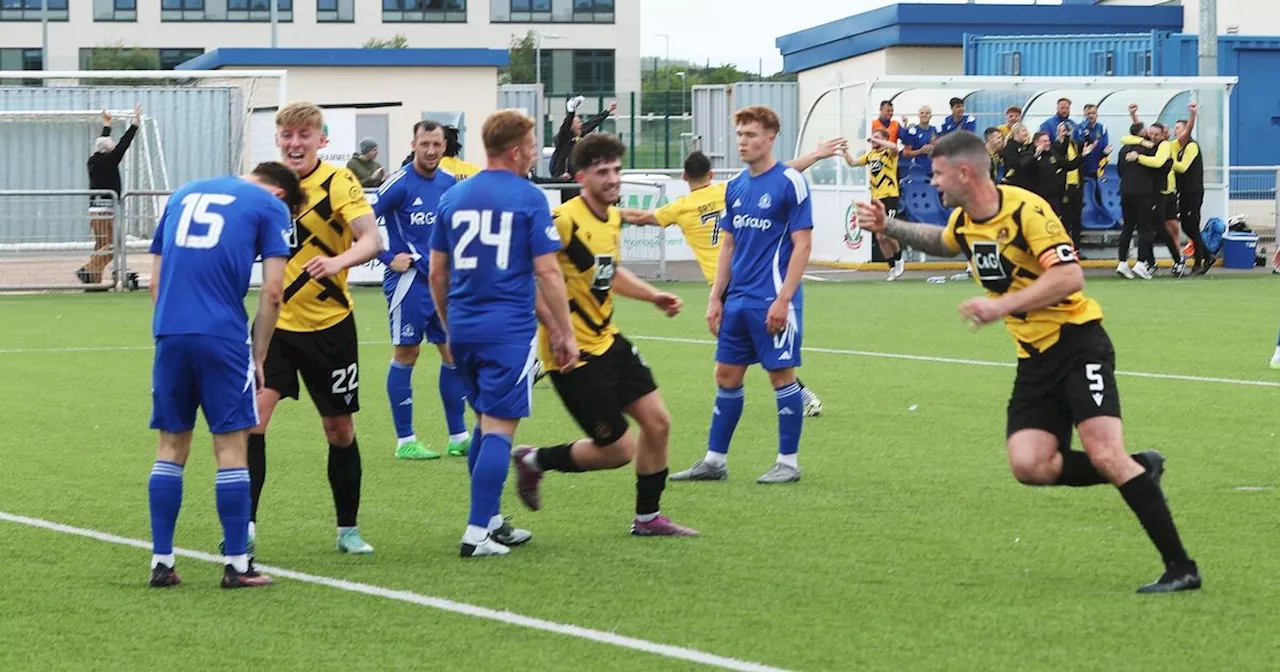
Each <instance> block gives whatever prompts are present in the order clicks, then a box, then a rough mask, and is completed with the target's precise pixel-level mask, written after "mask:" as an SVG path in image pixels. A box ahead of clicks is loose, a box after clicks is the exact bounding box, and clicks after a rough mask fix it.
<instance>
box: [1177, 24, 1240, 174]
mask: <svg viewBox="0 0 1280 672" xmlns="http://www.w3.org/2000/svg"><path fill="white" fill-rule="evenodd" d="M1197 43H1198V44H1197V52H1198V55H1199V57H1200V58H1199V61H1200V76H1201V77H1217V76H1218V0H1201V1H1200V34H1199V39H1198V40H1197ZM1198 93H1199V92H1198V91H1193V92H1192V98H1193V99H1195V100H1196V104H1197V111H1198V112H1199V114H1201V115H1203V116H1204V118H1205V121H1207V122H1208V123H1209V124H1210V125H1208V126H1206V127H1205V128H1206V129H1213V128H1214V126H1213V124H1214V122H1215V121H1216V122H1218V123H1222V122H1224V121H1226V120H1225V118H1224V117H1225V114H1226V107H1225V106H1224V105H1221V104H1220V103H1221V102H1224V101H1222V97H1221V96H1220V95H1218V94H1217V92H1216V91H1215V92H1214V95H1212V96H1207V97H1205V98H1201V96H1199V95H1197V94H1198ZM1179 114H1181V112H1179ZM1197 125H1199V124H1197ZM1197 135H1199V136H1200V144H1201V145H1202V147H1201V149H1200V151H1201V154H1203V155H1204V156H1205V158H1207V159H1208V160H1209V166H1210V167H1212V165H1213V164H1214V163H1215V162H1220V163H1221V166H1222V176H1221V180H1222V182H1224V183H1226V184H1228V185H1229V184H1231V175H1230V172H1229V166H1230V165H1231V157H1230V156H1229V152H1230V149H1229V148H1228V147H1227V146H1226V144H1225V143H1226V139H1227V138H1226V135H1225V134H1222V133H1215V132H1213V131H1212V130H1210V131H1209V132H1207V133H1198V134H1197Z"/></svg>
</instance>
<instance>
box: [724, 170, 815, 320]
mask: <svg viewBox="0 0 1280 672" xmlns="http://www.w3.org/2000/svg"><path fill="white" fill-rule="evenodd" d="M724 202H725V212H724V216H723V217H721V218H720V222H721V226H722V227H723V226H726V225H727V226H729V227H731V229H730V233H731V234H732V235H733V259H732V261H731V262H730V263H731V265H730V269H731V272H730V278H729V293H728V296H727V298H726V302H727V301H733V300H735V299H736V300H740V301H742V302H743V305H746V306H752V307H762V308H767V307H768V306H769V305H770V304H772V303H773V302H774V300H775V299H777V298H778V292H779V290H781V289H782V281H783V280H784V279H786V277H787V266H788V264H789V262H790V261H791V251H792V249H793V248H794V247H795V245H794V243H792V242H791V234H793V233H795V232H796V231H799V230H801V229H812V228H813V203H812V201H811V200H810V199H809V183H808V181H807V180H805V178H804V175H801V174H800V172H799V171H797V170H796V169H794V168H791V167H789V166H787V165H786V164H782V163H778V164H775V165H774V166H773V167H772V168H770V169H769V170H767V171H765V172H764V173H761V174H760V175H757V176H755V177H752V176H751V174H750V173H748V172H747V171H743V172H741V173H739V174H738V176H737V177H735V178H733V180H732V181H730V182H729V186H728V187H727V189H726V190H725V196H724ZM792 303H793V304H794V305H795V307H796V308H797V309H798V308H801V307H802V305H803V297H802V296H801V292H800V289H799V288H796V295H795V297H794V298H793V299H792Z"/></svg>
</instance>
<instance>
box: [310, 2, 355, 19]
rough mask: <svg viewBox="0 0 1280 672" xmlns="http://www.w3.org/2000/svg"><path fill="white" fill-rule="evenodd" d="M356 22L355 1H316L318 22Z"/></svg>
mask: <svg viewBox="0 0 1280 672" xmlns="http://www.w3.org/2000/svg"><path fill="white" fill-rule="evenodd" d="M355 20H356V15H355V2H354V0H316V21H319V22H321V23H334V22H339V23H352V22H354V21H355Z"/></svg>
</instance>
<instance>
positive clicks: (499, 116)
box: [480, 110, 533, 156]
mask: <svg viewBox="0 0 1280 672" xmlns="http://www.w3.org/2000/svg"><path fill="white" fill-rule="evenodd" d="M532 130H533V119H532V118H531V117H529V115H527V114H525V113H524V112H523V111H521V110H498V111H497V112H494V113H493V114H491V115H489V118H488V119H485V120H484V127H483V128H481V130H480V136H481V138H483V140H484V151H485V154H488V155H489V156H499V155H501V154H502V153H503V152H506V151H507V150H508V149H511V148H512V147H513V146H515V145H517V144H519V143H520V142H522V141H523V140H524V139H525V137H526V136H528V135H529V131H532Z"/></svg>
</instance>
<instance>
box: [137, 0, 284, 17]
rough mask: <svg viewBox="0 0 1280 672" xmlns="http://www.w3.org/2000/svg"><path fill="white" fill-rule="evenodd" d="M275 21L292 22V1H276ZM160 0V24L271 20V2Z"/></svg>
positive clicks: (249, 0) (254, 0)
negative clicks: (171, 22) (166, 22)
mask: <svg viewBox="0 0 1280 672" xmlns="http://www.w3.org/2000/svg"><path fill="white" fill-rule="evenodd" d="M276 3H277V4H276V8H277V11H276V19H277V20H279V21H285V22H289V21H293V0H276ZM208 4H209V6H208V7H206V6H205V5H206V3H205V0H161V5H160V9H161V12H160V20H161V21H231V22H238V21H251V22H267V21H270V20H271V0H226V1H225V3H224V2H212V3H208Z"/></svg>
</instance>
